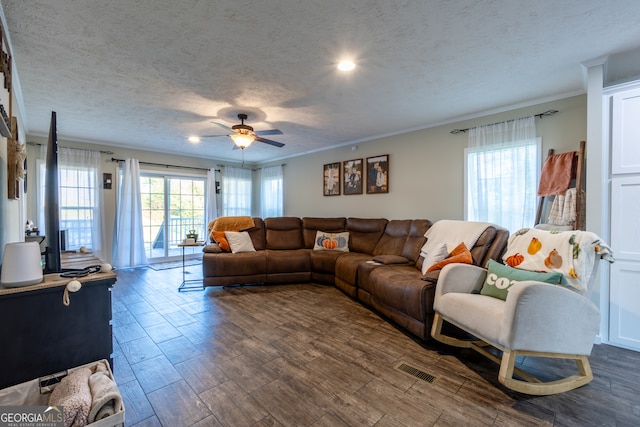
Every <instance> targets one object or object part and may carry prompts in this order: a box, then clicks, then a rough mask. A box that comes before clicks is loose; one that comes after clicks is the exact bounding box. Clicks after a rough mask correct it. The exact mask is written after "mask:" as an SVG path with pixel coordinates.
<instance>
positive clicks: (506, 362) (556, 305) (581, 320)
mask: <svg viewBox="0 0 640 427" xmlns="http://www.w3.org/2000/svg"><path fill="white" fill-rule="evenodd" d="M527 232H529V230H528V229H527V230H526V231H525V232H523V231H522V230H521V232H518V233H520V235H517V234H518V233H516V235H517V236H512V237H511V238H510V240H509V247H508V248H507V253H505V255H504V258H503V259H505V260H509V261H510V262H511V263H512V264H516V263H517V264H522V265H525V266H526V265H529V266H534V265H536V264H535V262H534V261H535V260H534V259H533V258H535V257H534V256H532V254H531V253H532V252H534V254H535V253H536V252H541V255H545V254H547V255H546V256H545V257H544V258H543V261H542V262H545V261H544V260H545V259H546V264H547V265H546V267H547V268H546V270H547V271H548V270H554V268H552V267H553V266H551V267H549V264H550V262H549V256H550V255H548V254H549V253H551V252H553V253H551V257H552V258H553V257H556V256H559V257H562V256H564V255H565V252H562V250H560V251H558V250H557V249H556V247H560V245H559V244H558V243H557V241H556V240H558V239H561V238H566V239H570V241H571V246H572V247H571V248H568V250H569V251H570V253H567V254H566V258H569V260H567V259H565V260H564V263H566V265H565V268H566V269H567V270H569V271H570V272H571V275H572V276H571V277H569V279H571V281H570V282H567V281H566V280H565V279H566V277H564V278H563V277H562V275H561V277H560V278H558V277H557V276H553V274H554V273H555V274H560V273H559V272H558V271H556V272H553V271H549V272H548V273H547V275H549V274H550V276H544V277H543V278H538V277H535V274H543V273H534V272H532V271H525V270H522V269H516V268H511V267H510V266H508V265H506V266H505V265H502V264H499V263H495V264H496V265H491V264H489V265H488V270H486V269H483V268H480V267H477V266H473V265H466V264H450V265H447V266H445V267H444V268H443V269H442V272H441V274H440V277H439V279H438V283H437V287H436V292H435V300H434V311H435V317H434V322H433V327H432V329H431V336H432V337H433V338H435V339H436V340H438V341H440V342H442V343H445V344H448V345H452V346H456V347H464V348H471V349H473V350H476V351H477V352H479V353H480V354H482V355H484V356H486V357H488V358H489V359H490V360H493V361H494V362H496V363H498V364H499V365H500V370H499V373H498V381H499V382H500V383H502V384H503V385H505V386H506V387H508V388H510V389H512V390H514V391H517V392H521V393H526V394H531V395H549V394H556V393H562V392H565V391H569V390H573V389H575V388H577V387H580V386H583V385H585V384H587V383H589V382H590V381H591V380H592V379H593V373H592V371H591V367H590V364H589V359H588V356H589V355H590V354H591V349H592V347H593V343H594V340H595V337H596V334H597V332H598V328H599V323H600V313H599V310H598V308H597V307H596V305H595V304H594V303H593V302H591V300H589V299H588V298H586V297H585V296H583V295H581V294H580V293H578V292H576V291H574V290H570V288H571V286H570V285H569V284H568V283H572V284H573V285H575V286H580V285H579V282H577V281H576V280H575V279H576V278H577V277H578V276H583V277H581V278H582V279H586V280H588V279H589V276H591V274H592V273H593V272H594V269H593V266H594V263H593V262H591V263H589V262H586V263H578V262H577V261H576V263H573V262H570V260H571V259H572V257H573V256H577V255H580V256H582V255H583V253H582V251H584V255H585V256H586V257H587V258H588V261H589V260H591V261H594V260H596V259H599V258H600V257H602V258H605V256H606V258H605V259H607V260H609V261H610V262H613V257H612V256H611V252H610V249H609V248H608V246H606V244H604V243H603V242H601V241H600V240H599V239H594V238H593V236H595V235H593V233H588V235H586V236H584V235H580V236H576V234H575V233H586V232H580V231H577V232H576V231H568V232H564V233H553V234H554V236H545V235H544V234H542V235H541V234H540V233H548V232H541V231H538V230H535V231H532V232H531V233H530V234H527ZM565 233H574V234H573V235H571V234H565ZM558 234H562V235H563V236H558ZM523 235H524V237H523V239H525V240H524V241H525V242H526V243H527V245H525V249H524V253H525V256H523V255H521V253H520V250H521V249H522V248H521V246H519V245H520V244H521V243H522V242H518V237H522V236H523ZM547 237H548V238H547ZM596 237H597V236H596ZM514 240H515V242H514ZM520 240H522V239H520ZM540 241H542V244H540ZM532 242H533V247H532V249H531V250H530V251H527V248H528V246H530V245H531V244H532ZM549 242H551V244H552V246H549V245H546V243H549ZM545 245H546V247H547V249H546V252H545V249H544V248H545ZM539 246H541V248H539ZM550 248H553V250H552V251H551V250H549V249H550ZM536 249H537V250H536ZM591 251H595V252H597V253H596V254H595V255H594V254H592V253H589V252H591ZM509 257H513V258H511V259H509ZM526 257H528V258H529V259H528V260H526V259H525V258H526ZM553 261H555V262H556V266H557V264H559V263H561V262H560V261H559V258H553ZM573 261H575V259H574V260H573ZM505 269H506V270H509V272H505V271H504V270H505ZM532 270H534V271H536V270H537V271H539V269H538V268H533V269H532ZM555 270H562V269H560V268H556V269H555ZM585 272H586V273H585ZM509 274H515V276H514V278H509V277H505V276H508V275H509ZM529 274H533V275H534V276H529ZM574 276H575V277H574ZM559 279H562V280H559ZM541 280H544V281H546V282H548V283H544V282H543V281H541ZM554 281H555V283H559V282H562V283H564V286H562V285H558V284H550V283H554ZM584 286H586V283H584ZM496 291H497V292H498V293H500V292H501V291H504V292H503V295H502V296H500V295H498V297H496ZM445 322H449V323H451V324H453V325H455V326H457V327H458V328H460V329H462V330H464V331H466V332H467V333H468V334H470V335H472V336H473V338H469V339H461V338H457V337H455V336H452V335H447V334H446V333H445V332H443V325H444V324H445ZM489 346H491V347H494V348H495V349H497V350H499V351H501V352H502V357H498V356H496V355H495V354H494V353H498V352H495V351H494V352H492V351H490V349H489V348H488V347H489ZM498 354H499V353H498ZM518 356H529V357H543V358H562V359H569V360H573V361H575V362H576V365H577V372H576V373H575V374H573V375H570V376H567V377H565V378H561V379H557V380H553V381H547V382H543V381H541V380H539V379H537V378H535V377H534V376H533V375H530V374H528V373H527V372H524V371H523V370H521V369H518V368H516V366H515V362H516V358H517V357H518Z"/></svg>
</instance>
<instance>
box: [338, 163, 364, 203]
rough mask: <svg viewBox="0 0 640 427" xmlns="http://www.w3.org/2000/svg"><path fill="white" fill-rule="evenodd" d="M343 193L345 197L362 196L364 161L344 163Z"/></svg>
mask: <svg viewBox="0 0 640 427" xmlns="http://www.w3.org/2000/svg"><path fill="white" fill-rule="evenodd" d="M342 171H343V174H344V175H343V178H342V187H343V188H342V192H343V194H345V195H349V194H362V180H363V176H362V159H353V160H346V161H344V162H342Z"/></svg>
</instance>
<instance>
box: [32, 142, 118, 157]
mask: <svg viewBox="0 0 640 427" xmlns="http://www.w3.org/2000/svg"><path fill="white" fill-rule="evenodd" d="M27 144H28V145H39V146H43V145H45V144H41V143H39V142H31V141H27ZM58 147H60V148H70V149H72V150H85V148H73V147H65V146H62V145H59V146H58ZM88 151H91V150H88ZM98 151H99V152H100V154H113V151H102V150H98Z"/></svg>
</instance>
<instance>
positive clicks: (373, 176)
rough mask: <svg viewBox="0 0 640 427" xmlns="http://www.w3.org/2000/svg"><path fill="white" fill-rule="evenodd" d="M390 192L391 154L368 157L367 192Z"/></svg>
mask: <svg viewBox="0 0 640 427" xmlns="http://www.w3.org/2000/svg"><path fill="white" fill-rule="evenodd" d="M388 192H389V155H388V154H383V155H381V156H375V157H367V194H377V193H388Z"/></svg>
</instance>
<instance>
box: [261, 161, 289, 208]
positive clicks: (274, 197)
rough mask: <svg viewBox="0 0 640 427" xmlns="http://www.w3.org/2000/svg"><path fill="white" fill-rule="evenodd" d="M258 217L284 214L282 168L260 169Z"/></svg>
mask: <svg viewBox="0 0 640 427" xmlns="http://www.w3.org/2000/svg"><path fill="white" fill-rule="evenodd" d="M259 177H260V217H262V218H269V217H276V216H282V215H283V212H284V194H283V193H284V192H283V181H284V179H283V168H282V166H272V167H268V168H262V169H260V173H259Z"/></svg>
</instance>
